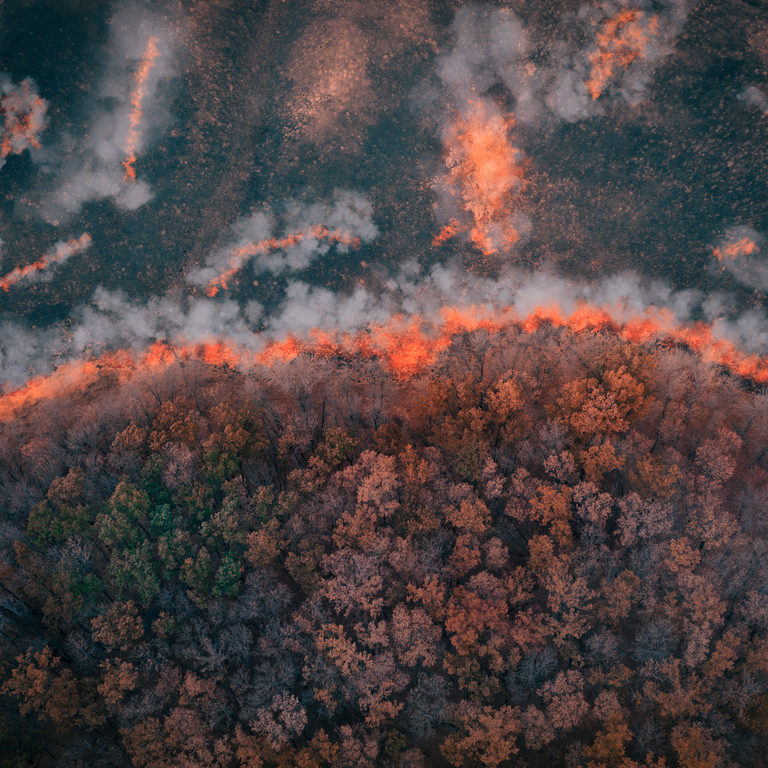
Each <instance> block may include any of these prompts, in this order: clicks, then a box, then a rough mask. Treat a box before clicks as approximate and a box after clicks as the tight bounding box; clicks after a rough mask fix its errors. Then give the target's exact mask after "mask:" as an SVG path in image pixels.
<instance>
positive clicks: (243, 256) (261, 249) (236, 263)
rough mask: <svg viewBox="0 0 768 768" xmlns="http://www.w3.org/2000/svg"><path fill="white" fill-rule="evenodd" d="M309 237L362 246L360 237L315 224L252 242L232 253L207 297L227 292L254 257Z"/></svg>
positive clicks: (210, 287)
mask: <svg viewBox="0 0 768 768" xmlns="http://www.w3.org/2000/svg"><path fill="white" fill-rule="evenodd" d="M307 237H312V238H314V239H315V240H317V241H325V242H328V243H337V244H341V245H348V246H352V247H355V248H356V247H358V246H359V245H360V238H359V237H354V236H353V235H352V234H351V233H350V232H342V231H341V230H338V229H337V230H334V231H330V230H329V229H328V227H326V226H325V225H323V224H315V225H313V226H312V227H310V228H309V229H308V230H303V231H300V232H293V233H291V234H289V235H286V236H285V237H282V238H277V237H271V238H269V239H268V240H261V241H259V242H258V243H253V242H251V243H248V244H247V245H244V246H242V247H241V248H235V249H233V250H232V251H231V253H230V257H229V269H227V270H226V271H224V272H222V273H221V274H220V275H219V276H218V277H215V278H214V279H213V280H211V281H209V283H208V285H207V286H206V288H205V293H206V295H207V296H215V295H216V294H217V293H218V292H219V291H220V290H227V282H228V281H231V279H232V278H233V277H234V276H235V275H236V274H237V273H238V272H239V271H240V270H241V269H242V268H243V267H244V266H245V264H246V263H247V262H248V260H249V259H251V258H253V257H254V256H258V255H259V254H262V253H269V252H270V251H283V250H285V249H286V248H291V247H293V246H295V245H298V244H299V243H300V242H301V241H302V240H304V239H305V238H307Z"/></svg>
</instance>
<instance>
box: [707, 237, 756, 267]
mask: <svg viewBox="0 0 768 768" xmlns="http://www.w3.org/2000/svg"><path fill="white" fill-rule="evenodd" d="M759 250H760V248H758V246H757V243H755V242H754V241H753V240H750V239H749V238H748V237H742V238H741V239H740V240H737V241H736V242H735V243H731V244H730V245H724V246H723V247H722V248H715V249H714V251H712V253H713V254H714V255H715V256H717V260H718V261H720V262H722V260H723V259H724V258H726V259H735V258H737V257H738V256H749V255H751V254H753V253H757V252H758V251H759Z"/></svg>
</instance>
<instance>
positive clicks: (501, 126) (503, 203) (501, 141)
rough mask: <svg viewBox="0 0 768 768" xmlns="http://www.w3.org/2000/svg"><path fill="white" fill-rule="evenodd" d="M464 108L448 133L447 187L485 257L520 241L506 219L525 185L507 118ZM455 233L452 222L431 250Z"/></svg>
mask: <svg viewBox="0 0 768 768" xmlns="http://www.w3.org/2000/svg"><path fill="white" fill-rule="evenodd" d="M469 105H470V109H469V113H468V115H466V116H465V115H463V114H462V115H459V117H458V119H457V120H456V122H455V123H454V124H453V125H452V126H451V129H450V131H449V133H448V138H447V144H448V148H449V149H448V155H447V157H446V160H445V164H446V165H447V166H448V168H449V169H450V171H449V173H448V175H447V177H446V183H447V185H448V189H449V190H450V192H451V194H452V195H454V196H456V195H457V194H458V195H459V196H460V198H461V200H462V202H461V207H462V208H463V209H464V211H466V212H467V213H468V214H470V215H471V217H472V220H473V225H472V227H471V229H470V234H469V237H470V240H471V241H472V243H473V244H474V245H475V246H477V247H478V248H479V249H480V250H481V251H482V252H483V253H484V254H486V255H490V254H492V253H496V251H497V250H498V248H497V243H499V244H503V245H504V246H509V245H512V244H513V243H516V242H517V241H518V240H519V239H520V235H519V233H518V232H517V230H516V229H515V227H514V226H513V225H512V224H511V223H510V222H509V216H510V214H511V212H512V207H513V203H514V199H515V197H516V195H517V194H518V192H519V190H520V189H521V188H522V186H523V183H524V179H523V164H522V156H523V153H522V151H521V150H519V149H516V148H515V147H513V146H512V145H511V144H510V141H509V137H508V135H507V133H508V131H509V128H510V127H511V126H512V125H514V118H513V117H512V116H511V115H510V116H509V117H506V118H505V117H504V116H502V115H501V114H498V113H496V114H494V109H493V108H492V106H491V105H489V104H487V103H486V102H482V101H479V102H473V101H470V102H469ZM458 231H460V225H459V223H458V221H456V220H455V219H453V220H451V223H450V224H449V225H448V226H447V227H444V228H443V230H442V231H441V232H440V234H438V235H437V236H436V237H435V239H434V240H433V241H432V245H440V244H441V243H443V242H445V241H446V240H447V239H448V238H450V237H452V236H453V235H455V234H456V233H457V232H458Z"/></svg>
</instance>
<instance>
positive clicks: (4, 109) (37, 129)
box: [0, 73, 48, 168]
mask: <svg viewBox="0 0 768 768" xmlns="http://www.w3.org/2000/svg"><path fill="white" fill-rule="evenodd" d="M47 109H48V102H47V101H46V100H45V99H41V98H40V96H38V95H37V91H36V90H35V84H34V82H33V81H32V80H31V79H30V78H26V79H25V80H22V81H21V83H19V85H14V84H13V83H12V82H11V80H10V78H9V77H8V75H6V74H3V73H0V119H2V124H0V168H2V167H3V166H4V165H5V161H6V158H7V157H8V156H9V155H20V154H21V153H22V152H23V151H24V150H25V149H27V147H39V146H40V142H39V140H38V138H37V137H38V135H39V134H40V133H41V131H42V130H43V128H45V113H46V110H47Z"/></svg>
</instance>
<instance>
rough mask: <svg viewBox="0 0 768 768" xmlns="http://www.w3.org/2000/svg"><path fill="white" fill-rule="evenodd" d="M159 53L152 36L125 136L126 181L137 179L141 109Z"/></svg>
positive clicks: (132, 94) (137, 76)
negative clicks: (136, 164) (137, 151)
mask: <svg viewBox="0 0 768 768" xmlns="http://www.w3.org/2000/svg"><path fill="white" fill-rule="evenodd" d="M159 55H160V51H158V50H157V38H156V37H154V36H153V37H150V38H149V41H148V42H147V47H146V49H145V50H144V55H143V56H142V57H141V63H140V64H139V68H138V70H137V72H136V86H135V88H134V89H133V92H132V93H131V114H130V116H129V119H128V120H129V122H128V134H127V135H126V137H125V154H126V158H125V160H124V161H123V168H125V175H124V179H125V181H136V169H135V168H134V167H133V166H134V164H135V163H136V149H137V145H138V143H139V125H140V124H141V118H142V117H143V116H144V113H143V112H142V109H141V102H142V101H143V100H144V96H145V95H146V86H147V78H148V77H149V72H150V70H151V69H152V68H153V67H154V66H155V59H156V58H157V57H158V56H159Z"/></svg>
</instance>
